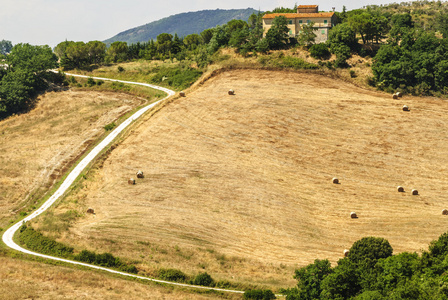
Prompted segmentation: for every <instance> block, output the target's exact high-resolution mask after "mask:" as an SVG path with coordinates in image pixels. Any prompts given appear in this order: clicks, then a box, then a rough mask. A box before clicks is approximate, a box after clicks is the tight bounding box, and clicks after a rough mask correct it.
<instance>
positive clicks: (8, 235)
mask: <svg viewBox="0 0 448 300" xmlns="http://www.w3.org/2000/svg"><path fill="white" fill-rule="evenodd" d="M66 74H67V75H70V76H75V77H82V78H88V77H90V76H84V75H76V74H69V73H66ZM92 78H93V79H97V80H107V81H115V82H121V83H125V84H133V85H141V86H146V87H150V88H153V89H157V90H160V91H163V92H165V93H167V94H168V96H167V97H165V98H163V99H161V100H159V101H157V102H154V103H152V104H150V105H147V106H145V107H143V108H142V109H140V110H138V111H137V112H136V113H134V114H133V115H132V116H131V117H129V118H128V119H126V120H125V121H124V122H123V123H121V124H120V125H119V126H118V127H117V128H116V129H115V130H113V131H112V132H111V133H110V134H109V135H108V136H107V137H106V138H105V139H104V140H103V141H102V142H101V143H99V144H98V145H97V146H96V147H95V148H94V149H93V150H92V151H91V152H90V153H89V154H88V155H87V156H86V157H85V158H84V159H83V160H82V161H81V162H80V163H79V164H78V165H77V166H76V167H75V168H74V169H73V170H72V171H71V172H70V174H69V175H68V176H67V178H66V179H65V180H64V182H63V183H62V184H61V186H60V187H59V188H58V189H57V190H56V192H55V193H54V194H53V195H52V196H51V197H50V198H49V199H48V200H47V201H46V202H45V203H44V204H43V205H42V206H41V207H40V208H39V209H37V210H36V211H35V212H33V213H32V214H30V215H29V216H28V217H26V218H25V219H23V220H22V221H20V222H18V223H16V224H14V225H13V226H11V227H10V228H9V229H8V230H6V231H5V233H4V234H3V237H2V240H3V242H4V243H5V244H6V245H7V246H8V247H10V248H12V249H14V250H17V251H19V252H22V253H26V254H29V255H34V256H38V257H42V258H46V259H51V260H55V261H60V262H65V263H69V264H73V265H80V266H85V267H89V268H92V269H97V270H103V271H107V272H110V273H115V274H120V275H123V276H128V277H133V278H138V279H142V280H148V281H153V282H158V283H165V284H170V285H176V286H182V287H189V288H197V289H207V290H215V291H221V292H229V293H239V294H243V293H244V291H236V290H227V289H220V288H211V287H204V286H195V285H189V284H182V283H175V282H169V281H164V280H158V279H153V278H148V277H143V276H138V275H134V274H129V273H124V272H120V271H116V270H112V269H108V268H104V267H99V266H95V265H91V264H86V263H82V262H77V261H72V260H68V259H63V258H59V257H54V256H49V255H44V254H40V253H37V252H33V251H30V250H27V249H24V248H22V247H21V246H19V245H17V244H16V243H15V242H14V240H13V237H14V234H15V233H16V232H17V230H19V228H20V226H22V224H23V222H28V221H30V220H32V219H34V218H35V217H37V216H39V215H40V214H42V213H43V212H45V211H46V210H47V209H48V208H50V207H51V206H52V205H53V204H54V203H55V202H56V201H57V200H58V199H59V198H60V197H61V196H62V195H64V193H65V192H66V191H67V190H68V189H69V188H70V186H71V185H72V184H73V182H74V181H75V180H76V178H78V176H79V175H80V174H81V172H82V171H83V170H84V169H85V168H86V167H87V166H88V164H89V163H90V162H92V161H93V160H94V159H95V157H97V155H98V154H99V153H100V152H101V151H102V150H103V149H104V148H106V147H107V146H108V145H109V144H110V143H111V142H112V141H113V140H114V139H115V138H116V137H117V136H118V135H119V134H120V133H121V132H122V131H123V130H124V129H125V128H126V127H128V126H129V125H130V124H131V123H132V122H133V121H135V120H137V119H138V118H139V117H141V116H142V115H143V114H144V113H145V112H147V111H148V110H150V109H151V108H153V107H154V106H155V105H157V104H158V103H160V102H162V101H164V100H166V99H168V98H169V97H171V96H173V95H174V94H175V92H174V91H172V90H170V89H167V88H163V87H159V86H155V85H152V84H147V83H140V82H130V81H123V80H116V79H108V78H100V77H92Z"/></svg>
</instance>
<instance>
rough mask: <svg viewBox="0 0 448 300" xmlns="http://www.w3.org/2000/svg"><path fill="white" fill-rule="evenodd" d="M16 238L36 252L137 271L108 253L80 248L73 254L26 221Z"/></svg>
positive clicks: (67, 247) (122, 269)
mask: <svg viewBox="0 0 448 300" xmlns="http://www.w3.org/2000/svg"><path fill="white" fill-rule="evenodd" d="M18 239H19V243H20V244H21V245H23V246H25V247H26V248H27V249H30V250H32V251H36V252H38V253H42V254H47V255H53V256H57V257H63V258H67V259H73V260H77V261H81V262H85V263H89V264H94V265H99V266H103V267H110V268H116V269H119V270H121V271H123V272H128V273H134V274H135V273H137V272H138V270H137V268H136V267H135V266H134V265H130V264H126V263H124V262H122V261H121V260H120V259H119V258H118V257H114V256H113V255H112V254H110V253H101V254H97V253H95V252H92V251H87V250H82V251H81V252H80V253H78V254H76V255H75V254H74V253H73V248H72V247H69V246H67V245H64V244H62V243H59V242H56V241H55V240H53V239H51V238H49V237H46V236H44V235H43V234H42V233H40V232H38V231H36V230H34V228H32V227H31V226H28V225H27V224H26V223H25V224H23V225H22V226H21V227H20V229H19V235H18Z"/></svg>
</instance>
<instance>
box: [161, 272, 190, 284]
mask: <svg viewBox="0 0 448 300" xmlns="http://www.w3.org/2000/svg"><path fill="white" fill-rule="evenodd" d="M158 275H159V278H160V279H163V280H168V281H176V282H185V281H186V280H187V275H185V274H184V273H183V272H182V271H180V270H176V269H160V270H159V274H158Z"/></svg>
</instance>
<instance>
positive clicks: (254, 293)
mask: <svg viewBox="0 0 448 300" xmlns="http://www.w3.org/2000/svg"><path fill="white" fill-rule="evenodd" d="M243 299H254V300H271V299H276V297H275V295H274V293H273V292H272V291H271V290H248V291H245V292H244V295H243Z"/></svg>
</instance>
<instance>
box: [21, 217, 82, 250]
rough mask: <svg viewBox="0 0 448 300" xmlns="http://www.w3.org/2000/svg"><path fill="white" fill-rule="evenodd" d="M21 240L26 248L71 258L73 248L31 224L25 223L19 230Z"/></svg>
mask: <svg viewBox="0 0 448 300" xmlns="http://www.w3.org/2000/svg"><path fill="white" fill-rule="evenodd" d="M19 242H20V244H22V245H24V246H25V247H26V248H28V249H30V250H32V251H36V252H39V253H43V254H48V255H54V256H59V257H65V258H71V257H72V255H73V248H72V247H69V246H66V245H64V244H62V243H59V242H56V241H55V240H53V239H51V238H49V237H46V236H44V235H43V234H42V233H40V232H37V231H36V230H34V228H32V227H31V226H27V225H26V224H23V225H22V226H21V227H20V230H19Z"/></svg>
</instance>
